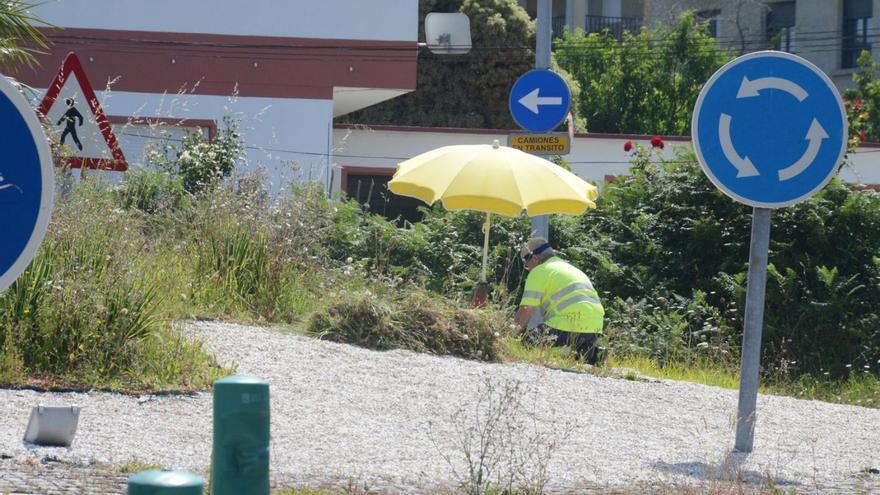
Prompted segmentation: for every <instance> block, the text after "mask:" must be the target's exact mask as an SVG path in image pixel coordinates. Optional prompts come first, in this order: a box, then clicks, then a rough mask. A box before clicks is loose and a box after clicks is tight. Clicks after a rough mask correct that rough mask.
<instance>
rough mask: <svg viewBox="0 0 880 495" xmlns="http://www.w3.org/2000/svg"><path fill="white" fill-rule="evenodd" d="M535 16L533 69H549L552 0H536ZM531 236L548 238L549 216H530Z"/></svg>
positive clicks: (551, 37) (551, 35)
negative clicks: (536, 14)
mask: <svg viewBox="0 0 880 495" xmlns="http://www.w3.org/2000/svg"><path fill="white" fill-rule="evenodd" d="M537 17H538V18H537V19H536V24H537V26H536V27H537V33H536V35H535V69H549V68H550V50H551V47H552V43H553V25H552V21H553V1H552V0H538V16H537ZM566 111H567V109H566ZM557 125H558V124H557ZM532 236H540V237H543V238H545V239H549V238H550V217H548V216H547V215H541V216H537V217H532Z"/></svg>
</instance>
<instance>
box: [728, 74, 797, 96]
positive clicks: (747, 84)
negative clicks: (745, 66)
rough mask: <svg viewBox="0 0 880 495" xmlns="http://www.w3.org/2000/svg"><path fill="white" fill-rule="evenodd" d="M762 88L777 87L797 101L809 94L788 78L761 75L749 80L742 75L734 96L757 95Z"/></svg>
mask: <svg viewBox="0 0 880 495" xmlns="http://www.w3.org/2000/svg"><path fill="white" fill-rule="evenodd" d="M762 89H778V90H780V91H785V92H786V93H788V94H790V95H792V96H794V97H795V98H797V101H804V100H806V99H807V97H808V96H810V94H809V93H807V91H806V90H805V89H804V88H802V87H800V86H798V85H797V84H796V83H793V82H791V81H789V80H788V79H782V78H779V77H762V78H761V79H755V80H754V81H749V78H748V77H743V80H742V83H741V84H740V85H739V91H737V92H736V97H737V98H751V97H753V96H758V91H761V90H762Z"/></svg>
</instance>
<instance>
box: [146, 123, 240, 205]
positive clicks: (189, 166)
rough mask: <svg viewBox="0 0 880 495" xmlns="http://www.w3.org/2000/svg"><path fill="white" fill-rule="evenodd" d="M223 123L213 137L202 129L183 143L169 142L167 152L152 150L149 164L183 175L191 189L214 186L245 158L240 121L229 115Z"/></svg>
mask: <svg viewBox="0 0 880 495" xmlns="http://www.w3.org/2000/svg"><path fill="white" fill-rule="evenodd" d="M223 124H224V127H223V129H220V130H219V131H218V133H217V134H216V135H214V136H211V137H210V138H206V137H205V136H204V135H203V133H202V131H201V129H199V130H198V131H196V132H192V133H190V134H188V135H187V136H186V137H184V138H183V141H182V142H181V144H180V145H179V146H177V145H167V146H166V147H165V149H164V150H163V151H164V153H151V154H148V155H147V156H148V158H149V159H150V163H148V165H151V166H156V167H158V168H161V169H163V170H166V171H168V172H170V173H172V174H173V175H174V176H176V177H179V179H180V180H181V181H182V183H183V188H184V189H185V190H186V191H187V192H189V193H192V194H198V193H201V192H204V191H206V190H211V189H213V188H214V187H216V185H217V184H219V183H220V182H221V181H222V180H223V179H225V178H226V177H228V176H229V174H230V173H231V172H232V169H233V168H234V167H235V164H236V162H237V161H239V160H242V159H243V157H242V151H243V150H244V143H243V141H242V139H241V135H239V134H238V130H237V128H238V122H237V121H235V120H233V119H231V118H229V117H226V118H224V119H223Z"/></svg>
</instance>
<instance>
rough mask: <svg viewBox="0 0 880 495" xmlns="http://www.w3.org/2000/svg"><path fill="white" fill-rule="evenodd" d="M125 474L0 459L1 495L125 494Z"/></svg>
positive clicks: (54, 463) (109, 470)
mask: <svg viewBox="0 0 880 495" xmlns="http://www.w3.org/2000/svg"><path fill="white" fill-rule="evenodd" d="M128 476H129V475H127V474H121V473H119V472H117V471H113V470H111V469H108V468H99V467H78V466H72V465H69V464H65V463H60V462H45V463H44V462H39V461H37V460H34V459H29V460H27V461H20V460H12V459H2V460H0V494H2V495H73V494H76V495H110V494H125V493H126V481H127V480H128Z"/></svg>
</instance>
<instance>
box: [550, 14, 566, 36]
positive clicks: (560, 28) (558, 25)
mask: <svg viewBox="0 0 880 495" xmlns="http://www.w3.org/2000/svg"><path fill="white" fill-rule="evenodd" d="M551 29H553V37H554V38H561V37H562V33H563V32H565V16H564V15H561V16H557V17H554V18H553V26H552V28H551Z"/></svg>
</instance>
